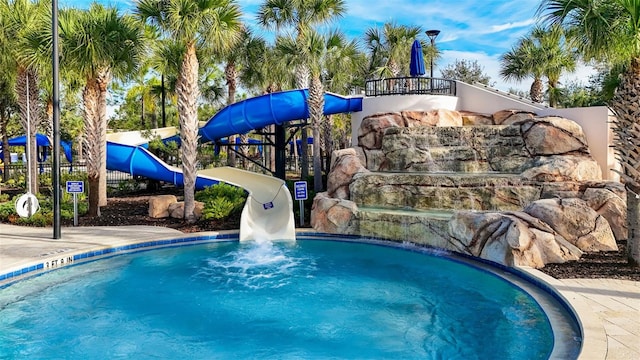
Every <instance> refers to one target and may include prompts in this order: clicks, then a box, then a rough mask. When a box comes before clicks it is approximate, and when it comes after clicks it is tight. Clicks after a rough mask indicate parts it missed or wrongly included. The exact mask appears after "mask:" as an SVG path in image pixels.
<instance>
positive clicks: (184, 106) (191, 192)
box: [176, 42, 199, 223]
mask: <svg viewBox="0 0 640 360" xmlns="http://www.w3.org/2000/svg"><path fill="white" fill-rule="evenodd" d="M198 68H199V64H198V57H197V56H196V46H195V43H193V42H192V43H189V44H188V45H187V51H186V53H185V55H184V58H183V59H182V66H181V68H180V75H179V76H178V82H177V84H176V92H177V94H178V118H179V120H180V128H181V129H180V140H181V141H182V147H181V149H182V172H183V175H184V177H183V182H184V219H185V221H187V222H190V223H192V222H195V221H196V217H195V214H194V208H195V180H196V166H197V157H196V156H197V145H198V143H197V140H198V103H197V100H198V97H199V90H198Z"/></svg>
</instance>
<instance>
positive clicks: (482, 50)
mask: <svg viewBox="0 0 640 360" xmlns="http://www.w3.org/2000/svg"><path fill="white" fill-rule="evenodd" d="M59 1H60V4H61V6H77V7H87V6H88V4H89V3H90V1H86V0H59ZM100 2H102V3H104V4H108V5H116V6H117V7H119V8H121V9H123V10H126V9H130V8H131V7H132V6H133V3H134V1H131V0H107V1H103V0H100ZM238 3H239V4H240V6H241V7H242V9H243V12H244V18H245V21H246V23H248V24H249V25H250V26H251V27H252V28H254V29H259V28H258V27H257V26H256V25H255V23H256V21H255V13H256V11H257V9H258V7H259V6H260V4H261V3H262V0H238ZM539 3H540V0H520V1H507V0H485V1H482V2H480V1H477V0H457V1H455V0H428V1H427V0H403V1H398V0H346V5H347V13H346V14H345V16H344V17H343V18H341V19H339V20H338V21H336V22H334V23H333V24H330V25H329V27H331V28H336V27H337V28H340V29H341V30H342V31H343V32H345V33H346V34H347V35H348V36H350V37H354V38H359V39H361V38H363V35H364V33H365V31H366V30H367V29H369V28H372V27H381V26H382V25H383V24H384V23H385V22H389V21H391V22H395V23H397V24H407V25H419V26H421V27H422V28H423V29H424V30H427V29H439V30H440V31H441V33H440V35H439V36H438V38H437V40H436V42H437V46H438V47H439V49H440V50H441V51H442V58H441V59H440V60H439V61H438V62H437V63H436V66H435V71H434V75H436V76H440V71H439V68H444V67H445V66H447V64H451V63H454V62H455V61H456V59H459V60H462V59H466V60H472V61H473V60H477V61H478V63H479V64H480V65H481V66H482V67H483V68H484V71H485V73H487V74H488V75H489V76H490V77H491V80H492V82H495V87H496V88H498V89H500V90H504V91H506V90H508V89H509V88H518V89H525V90H526V89H528V88H529V86H530V81H525V82H523V83H515V82H505V81H503V80H502V79H501V78H500V76H499V75H498V74H499V57H500V55H502V54H503V53H505V52H506V51H508V50H509V49H510V48H511V47H512V46H513V44H515V43H516V41H518V39H519V38H521V37H522V36H524V35H525V34H526V33H527V32H528V31H529V29H530V28H531V27H532V26H533V25H534V24H535V22H536V19H535V15H536V10H537V8H538V5H539ZM425 37H426V36H425ZM591 72H592V70H590V68H588V67H579V69H578V70H577V71H576V72H575V73H574V74H569V75H567V76H565V78H564V82H565V83H566V82H569V81H573V80H578V81H582V82H583V83H585V84H586V81H587V76H588V75H589V74H590V73H591Z"/></svg>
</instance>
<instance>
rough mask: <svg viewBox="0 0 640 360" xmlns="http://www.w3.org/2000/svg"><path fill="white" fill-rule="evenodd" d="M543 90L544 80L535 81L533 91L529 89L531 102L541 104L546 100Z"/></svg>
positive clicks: (537, 78)
mask: <svg viewBox="0 0 640 360" xmlns="http://www.w3.org/2000/svg"><path fill="white" fill-rule="evenodd" d="M543 88H544V86H543V85H542V80H541V79H540V78H539V77H536V78H535V79H533V83H532V84H531V89H529V96H531V101H533V102H537V103H541V102H542V101H543V100H544V91H543Z"/></svg>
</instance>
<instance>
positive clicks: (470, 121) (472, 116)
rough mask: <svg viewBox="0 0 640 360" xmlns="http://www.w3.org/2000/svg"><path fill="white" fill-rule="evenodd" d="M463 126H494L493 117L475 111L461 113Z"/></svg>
mask: <svg viewBox="0 0 640 360" xmlns="http://www.w3.org/2000/svg"><path fill="white" fill-rule="evenodd" d="M460 116H462V125H463V126H477V125H494V123H493V116H492V115H491V114H484V113H479V112H474V111H464V110H462V111H460Z"/></svg>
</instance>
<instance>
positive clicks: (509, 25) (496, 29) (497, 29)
mask: <svg viewBox="0 0 640 360" xmlns="http://www.w3.org/2000/svg"><path fill="white" fill-rule="evenodd" d="M534 23H535V20H534V19H528V20H524V21H517V22H511V23H507V24H502V25H493V26H491V27H490V28H489V30H488V31H487V32H485V34H492V33H497V32H502V31H505V30H511V29H520V28H523V27H530V26H531V25H533V24H534Z"/></svg>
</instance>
